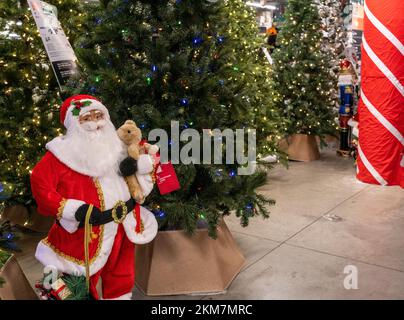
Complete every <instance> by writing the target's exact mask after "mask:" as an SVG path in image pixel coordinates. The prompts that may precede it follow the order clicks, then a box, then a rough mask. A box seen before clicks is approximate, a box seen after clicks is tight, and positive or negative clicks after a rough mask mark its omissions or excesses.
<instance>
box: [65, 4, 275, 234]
mask: <svg viewBox="0 0 404 320" xmlns="http://www.w3.org/2000/svg"><path fill="white" fill-rule="evenodd" d="M254 19H255V18H254V14H253V11H251V10H249V9H247V8H246V6H245V5H244V4H243V2H242V1H235V0H229V1H225V2H214V1H197V2H195V1H190V0H182V1H173V0H170V1H135V0H125V1H118V0H117V1H102V4H101V6H100V8H99V10H98V11H96V10H94V11H93V14H92V16H91V17H90V18H89V20H88V22H87V23H86V25H85V27H86V28H87V30H88V33H87V34H85V35H84V36H83V37H82V39H80V40H79V41H78V42H76V48H77V50H76V51H77V54H78V57H79V61H80V62H81V63H82V66H83V69H84V71H85V74H86V77H83V78H82V79H85V83H84V85H83V84H81V83H80V81H76V82H77V83H74V82H72V84H71V87H73V91H74V90H75V88H74V87H75V85H77V84H78V86H79V89H78V91H81V92H83V91H89V92H91V93H97V95H99V96H100V97H101V99H102V101H104V102H105V103H107V104H108V105H110V106H111V107H112V108H111V116H112V119H113V120H114V121H115V123H116V124H117V125H121V124H123V123H124V122H125V120H127V119H131V120H135V121H136V123H137V124H138V126H139V128H141V129H142V131H143V132H144V136H147V133H148V132H149V131H150V130H152V129H154V128H162V129H165V130H166V131H167V132H170V130H171V121H172V120H176V121H179V125H180V128H181V129H186V128H193V129H196V130H197V131H199V132H202V130H203V129H215V128H218V129H221V130H224V129H226V128H230V129H241V128H245V129H249V128H252V129H255V128H257V139H256V140H257V154H261V155H267V154H270V153H275V152H276V150H275V144H276V140H277V139H279V137H280V136H279V133H278V132H279V130H280V128H281V127H282V122H281V121H280V120H279V119H278V118H279V117H278V116H277V114H276V109H275V108H273V107H271V102H270V95H269V90H270V89H269V83H268V78H269V76H270V73H269V69H268V68H269V67H268V66H269V64H268V62H267V61H266V60H265V57H264V55H262V56H261V57H260V53H261V47H260V39H259V38H258V36H257V34H256V31H257V27H256V25H255V20H254ZM239 23H243V24H244V26H243V28H239V25H238V24H239ZM240 29H243V31H241V30H240ZM264 41H265V40H264V39H262V42H261V43H262V44H264ZM258 57H260V58H258ZM74 92H77V91H74ZM258 127H259V129H258ZM171 156H172V155H171ZM238 167H239V166H238V165H237V164H222V165H218V164H200V163H191V164H187V165H184V164H176V165H175V170H176V173H177V175H178V178H179V180H180V185H181V189H180V190H179V191H176V192H173V193H170V194H167V195H164V196H161V195H159V194H158V192H157V191H155V192H154V193H153V194H152V195H151V196H150V197H149V198H148V205H149V207H150V208H152V209H153V210H154V212H155V213H156V215H157V216H158V217H159V222H160V226H161V228H163V229H184V230H186V231H188V232H192V231H194V230H195V229H196V227H197V223H198V221H201V220H203V222H205V223H207V224H208V226H209V233H210V235H211V236H213V237H214V236H215V233H216V226H217V224H218V222H219V220H220V218H221V216H222V215H223V214H229V213H230V212H231V211H233V210H234V211H235V212H236V214H237V215H238V216H239V217H240V219H241V223H242V224H243V225H247V224H248V220H249V218H250V217H253V216H256V215H262V216H263V217H267V216H268V209H267V205H270V204H273V200H271V199H267V198H265V197H263V196H262V195H259V194H257V193H256V192H255V191H254V189H255V188H256V187H258V186H260V185H262V184H263V183H264V182H265V180H266V173H265V172H263V171H259V172H256V173H254V174H252V175H247V176H239V175H237V169H238Z"/></svg>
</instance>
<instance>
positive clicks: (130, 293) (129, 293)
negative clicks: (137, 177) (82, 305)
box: [101, 292, 132, 300]
mask: <svg viewBox="0 0 404 320" xmlns="http://www.w3.org/2000/svg"><path fill="white" fill-rule="evenodd" d="M101 300H132V292H128V293H125V294H124V295H122V296H120V297H118V298H112V299H104V298H102V299H101Z"/></svg>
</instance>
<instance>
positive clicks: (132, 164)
mask: <svg viewBox="0 0 404 320" xmlns="http://www.w3.org/2000/svg"><path fill="white" fill-rule="evenodd" d="M119 170H120V171H121V174H122V176H124V177H129V176H131V175H134V174H135V173H136V171H137V160H135V159H133V158H132V157H127V158H125V159H124V160H122V162H121V163H120V164H119Z"/></svg>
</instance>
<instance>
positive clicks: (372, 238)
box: [18, 150, 404, 299]
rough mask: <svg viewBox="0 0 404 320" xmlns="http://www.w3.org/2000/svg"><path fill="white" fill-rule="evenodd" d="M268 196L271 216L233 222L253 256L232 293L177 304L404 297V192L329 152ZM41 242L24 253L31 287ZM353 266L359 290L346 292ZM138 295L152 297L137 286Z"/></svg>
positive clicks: (274, 177)
mask: <svg viewBox="0 0 404 320" xmlns="http://www.w3.org/2000/svg"><path fill="white" fill-rule="evenodd" d="M260 191H261V192H262V193H263V194H267V195H268V196H270V197H272V198H274V199H276V201H277V204H276V206H275V207H273V208H272V212H271V217H270V219H267V220H263V219H261V218H257V219H255V220H251V223H250V226H249V227H248V228H242V227H241V226H240V225H239V221H238V220H237V219H236V218H235V217H234V216H230V217H229V218H228V219H227V220H226V222H227V224H228V226H229V228H230V229H231V231H232V233H233V236H234V238H235V240H236V241H237V243H238V245H239V246H240V249H241V251H242V252H243V253H244V255H245V257H246V259H247V263H246V265H245V267H244V268H243V269H242V271H241V273H240V274H239V275H238V276H237V277H236V278H235V280H234V281H233V283H232V284H231V286H230V287H229V288H228V290H227V292H226V293H224V294H220V295H207V296H175V297H169V298H170V299H173V298H174V299H404V234H403V230H404V190H402V189H400V188H398V187H378V186H372V185H365V184H362V183H360V182H358V181H357V180H356V179H355V167H354V165H353V161H352V159H343V158H339V157H337V156H336V155H335V151H333V150H323V152H322V158H321V160H318V161H314V162H310V163H298V162H292V163H290V168H289V170H286V169H285V168H282V167H280V166H279V167H276V168H274V169H273V170H271V172H270V174H269V183H268V184H267V185H265V186H264V187H262V188H261V189H260ZM38 239H40V236H39V235H35V236H29V237H27V239H25V240H23V242H22V246H23V250H24V251H23V253H22V254H19V255H18V259H19V261H20V263H21V265H22V268H23V269H24V271H25V272H26V274H27V277H28V278H29V280H30V282H31V283H34V282H35V281H36V280H37V279H39V278H40V275H41V269H42V267H41V266H40V265H39V263H37V262H36V261H35V259H33V252H34V250H35V245H36V242H37V241H38ZM346 266H354V267H356V270H357V280H358V282H357V284H358V289H350V290H348V289H345V287H344V279H345V277H347V276H348V274H346V273H344V268H345V267H346ZM134 298H135V299H149V297H145V296H144V295H142V294H141V293H140V292H139V290H137V289H135V290H134Z"/></svg>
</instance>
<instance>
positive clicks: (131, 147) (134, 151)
mask: <svg viewBox="0 0 404 320" xmlns="http://www.w3.org/2000/svg"><path fill="white" fill-rule="evenodd" d="M117 133H118V136H119V138H120V139H121V141H122V142H123V143H124V144H125V145H126V146H127V148H128V155H129V162H127V163H126V164H125V165H126V166H131V167H132V168H130V169H129V171H131V172H133V173H134V172H135V171H136V162H137V160H138V159H139V156H140V155H141V154H146V153H147V154H150V155H155V154H156V153H157V152H158V150H159V148H158V146H156V145H151V144H149V143H144V142H143V141H142V132H141V130H140V129H139V128H138V126H137V125H136V123H135V121H133V120H127V121H126V122H125V123H124V124H123V125H122V126H121V127H120V128H118V130H117ZM121 171H128V169H126V170H122V168H121ZM125 179H126V183H127V184H128V187H129V191H130V194H131V195H132V197H133V198H134V199H135V200H136V201H137V202H138V203H139V204H142V203H143V202H144V200H145V197H144V195H143V192H142V189H141V187H140V184H139V181H138V179H137V177H136V175H135V174H131V175H125Z"/></svg>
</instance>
